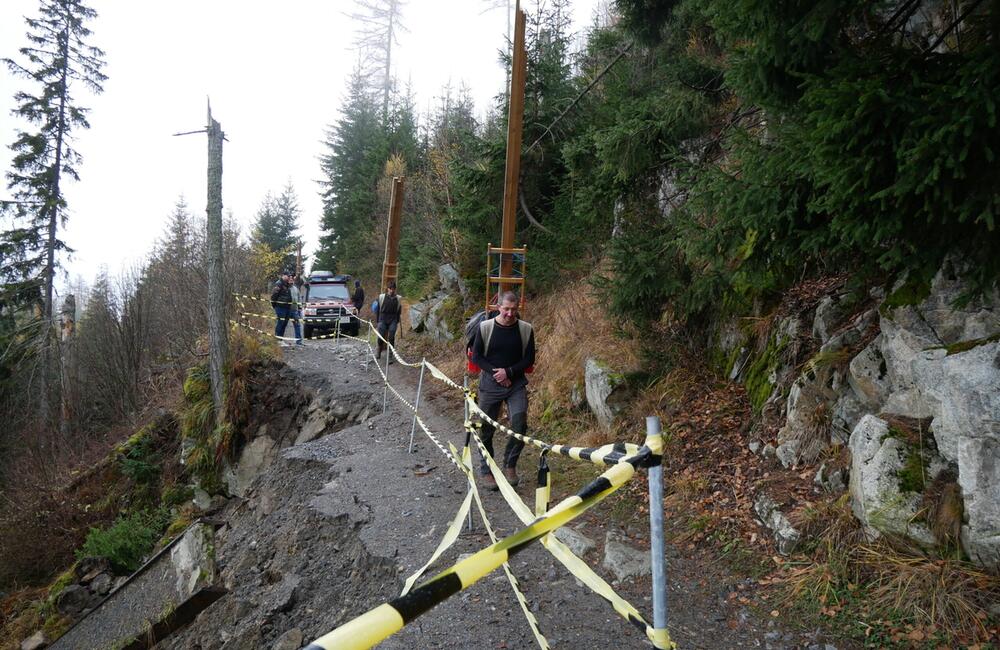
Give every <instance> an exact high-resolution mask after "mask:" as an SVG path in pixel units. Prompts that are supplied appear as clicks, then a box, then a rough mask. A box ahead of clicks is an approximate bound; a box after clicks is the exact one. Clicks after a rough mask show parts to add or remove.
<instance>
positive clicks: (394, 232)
mask: <svg viewBox="0 0 1000 650" xmlns="http://www.w3.org/2000/svg"><path fill="white" fill-rule="evenodd" d="M402 217H403V177H402V176H394V177H393V179H392V192H391V194H390V198H389V225H388V227H387V228H386V232H385V261H384V262H383V263H382V287H381V291H382V292H383V293H384V292H385V290H386V287H387V286H388V285H389V280H395V279H396V278H397V276H398V275H399V229H400V222H401V221H402Z"/></svg>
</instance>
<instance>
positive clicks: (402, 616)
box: [234, 321, 676, 650]
mask: <svg viewBox="0 0 1000 650" xmlns="http://www.w3.org/2000/svg"><path fill="white" fill-rule="evenodd" d="M365 322H367V323H368V325H369V330H370V331H375V330H374V328H372V327H371V323H370V322H369V321H365ZM234 325H244V326H246V327H250V326H249V325H246V324H244V323H236V322H234ZM250 329H253V330H255V331H257V332H260V333H262V334H265V335H269V334H268V333H267V332H263V331H262V330H259V329H256V328H253V327H250ZM375 335H376V336H377V337H378V338H380V339H382V340H383V341H385V339H384V338H383V337H382V336H381V335H380V334H378V332H377V331H375ZM341 336H343V337H344V338H349V339H354V340H357V341H361V342H363V343H365V344H366V345H367V346H368V349H369V353H370V354H371V355H372V356H373V357H374V356H375V354H374V349H373V347H372V344H371V341H370V339H362V338H359V337H354V336H348V335H344V334H341ZM386 344H387V346H388V347H389V348H390V349H391V350H393V353H394V356H395V357H396V359H397V360H398V361H400V362H401V363H403V364H405V365H408V366H411V367H418V366H420V365H421V364H422V365H424V366H425V367H426V368H427V369H428V370H430V372H431V375H432V376H433V377H435V378H437V379H438V380H440V381H443V382H444V383H446V384H447V385H449V386H451V387H453V388H455V389H457V390H460V391H463V393H464V394H465V398H466V400H467V401H468V402H469V404H470V408H471V411H474V412H476V413H477V414H478V416H479V417H480V418H482V419H485V420H487V421H489V422H490V423H491V424H493V425H494V426H495V427H497V428H498V429H500V430H501V431H503V432H505V433H507V434H508V435H513V436H515V437H517V438H519V439H521V440H523V441H524V442H527V443H531V444H533V445H535V446H538V447H540V448H541V449H542V450H543V452H542V462H544V456H545V453H546V452H547V451H555V452H556V453H559V454H561V455H564V456H568V457H570V458H575V459H577V460H587V461H590V462H593V463H595V464H602V465H610V466H611V467H610V469H608V470H607V471H605V473H604V474H602V475H601V477H599V478H598V479H597V480H596V481H595V482H594V483H592V484H591V485H590V486H588V488H585V489H584V490H583V491H581V493H579V494H578V495H576V496H575V497H570V498H569V499H566V500H564V501H563V502H561V503H560V504H559V505H557V506H556V507H555V508H553V509H552V510H551V511H550V512H549V514H548V516H545V517H542V516H541V514H539V515H537V516H538V517H539V518H538V519H536V520H535V521H533V522H532V521H531V517H532V515H531V511H530V510H529V509H528V507H527V505H526V504H525V503H524V502H523V501H522V500H521V498H520V496H518V495H517V493H516V492H515V491H514V489H513V487H512V486H510V484H509V482H508V481H507V480H506V477H505V476H504V475H503V473H502V471H501V470H500V468H499V467H498V466H497V465H496V463H495V462H494V461H493V459H492V458H491V457H489V455H488V454H486V452H485V448H484V446H483V444H482V441H481V440H480V439H479V437H478V436H477V435H475V434H474V431H471V425H470V423H466V425H467V427H469V428H470V434H471V435H472V437H474V438H475V440H476V443H477V445H478V446H479V448H480V451H481V453H483V455H484V457H486V458H487V459H488V464H489V466H490V470H491V472H492V473H493V475H494V478H495V479H496V481H497V485H498V486H499V487H500V489H501V493H502V494H503V496H504V498H505V500H506V501H507V502H508V504H509V505H510V506H511V508H512V509H513V510H514V512H515V513H516V514H517V515H518V517H519V518H521V519H522V521H524V522H525V523H526V524H528V526H527V528H525V529H523V530H522V531H520V532H519V533H516V534H515V535H512V536H510V537H508V538H506V539H505V540H503V542H497V541H496V536H495V535H494V533H493V531H492V527H491V526H490V525H489V521H488V518H487V517H486V512H485V509H484V508H483V505H482V501H481V500H480V497H479V493H478V489H476V487H475V479H474V474H473V472H472V470H471V460H466V458H467V454H468V453H469V451H468V446H466V449H465V453H464V454H463V461H464V462H460V461H459V459H458V454H457V451H456V450H455V449H454V447H453V446H451V445H449V446H451V447H452V448H451V450H450V451H449V450H447V449H445V448H444V446H443V445H442V444H441V442H440V441H439V440H438V439H437V438H436V437H435V436H434V434H433V433H432V432H431V431H430V429H429V428H428V427H427V425H426V423H424V421H423V419H422V418H420V417H419V415H418V414H417V409H416V407H414V406H413V405H412V404H410V403H409V402H408V401H407V400H406V399H405V398H404V397H403V396H402V395H401V394H400V393H399V392H398V391H397V390H396V389H395V387H393V386H391V384H389V382H388V380H387V378H386V376H385V373H384V372H383V371H382V369H381V367H380V366H379V364H378V363H376V364H375V365H376V367H377V368H379V373H380V374H381V375H382V378H383V379H384V380H385V381H386V386H387V387H388V388H390V389H391V390H392V393H393V394H394V395H395V396H396V398H397V399H399V400H400V401H401V402H402V403H403V404H404V405H405V406H407V408H409V409H410V410H412V411H413V412H414V413H415V415H416V421H417V423H418V424H419V425H420V428H421V430H422V431H423V432H424V434H425V435H427V436H428V438H429V439H430V440H431V441H432V442H433V443H434V444H435V445H436V446H437V447H438V448H439V450H440V451H441V452H442V453H444V454H445V456H446V457H447V458H448V459H449V460H450V461H451V462H452V463H453V464H455V465H456V466H458V467H459V469H461V470H462V471H463V473H466V476H467V477H468V479H469V481H470V490H471V491H472V492H471V494H472V495H473V496H474V498H475V500H476V503H477V506H478V508H479V510H480V514H481V516H482V518H483V521H484V523H485V524H486V527H487V530H488V531H489V533H490V537H491V539H492V540H494V543H493V545H491V546H490V547H488V548H486V549H483V550H482V551H480V552H479V553H477V554H475V555H473V556H472V557H470V558H467V559H466V560H464V561H462V562H459V563H458V564H456V565H455V566H453V567H452V568H451V569H449V570H448V571H445V572H442V573H441V574H439V575H438V576H436V577H435V578H433V579H432V580H430V581H428V582H427V583H425V584H423V585H421V586H420V587H418V588H417V590H416V592H413V593H407V591H406V590H405V589H404V593H403V594H402V595H401V596H400V598H397V599H395V600H394V601H391V602H390V603H386V604H384V605H382V606H380V607H378V608H375V609H374V610H372V611H370V612H368V613H367V614H364V615H362V616H360V617H358V618H356V619H354V620H352V621H350V622H349V623H347V624H345V625H344V626H341V627H340V628H337V629H336V630H334V631H333V632H331V633H330V634H327V635H326V636H324V637H322V638H320V639H318V640H317V641H315V642H313V643H312V644H310V646H308V648H307V650H310V649H312V650H318V649H321V648H322V649H329V648H334V647H337V648H341V647H343V648H347V649H351V648H369V647H371V646H372V645H374V644H375V643H378V642H379V641H381V640H383V639H384V638H386V637H388V636H390V635H391V634H394V633H395V632H396V631H398V630H399V629H401V628H402V627H403V625H405V624H406V622H408V621H409V620H412V618H415V617H416V616H419V615H420V614H422V613H424V612H425V611H427V610H429V609H430V608H432V607H433V606H435V605H436V604H438V603H440V602H442V601H443V600H445V599H446V598H447V597H448V596H450V595H451V594H452V593H455V591H450V589H452V588H453V587H454V583H455V581H456V580H457V581H458V589H456V591H459V590H461V589H464V588H465V587H467V586H469V585H470V584H473V583H474V582H476V581H478V580H479V579H481V578H482V577H483V576H484V575H486V574H487V573H489V572H491V571H492V570H493V569H494V568H496V566H498V565H501V564H502V565H503V566H504V568H505V571H506V572H507V576H508V579H509V580H510V581H511V586H512V588H513V590H514V593H515V595H516V596H517V599H518V602H519V603H520V604H521V607H522V609H523V610H524V612H525V615H526V617H527V619H528V622H529V625H530V626H531V628H532V632H533V633H534V634H535V638H536V640H537V641H538V642H539V644H540V646H541V647H543V648H548V645H547V642H546V641H545V638H544V637H543V636H542V635H541V633H540V632H539V631H538V628H537V621H536V620H535V619H534V616H533V614H531V612H530V610H529V609H528V607H527V602H526V599H525V598H524V596H523V594H522V593H521V592H520V589H519V587H518V585H517V580H516V578H515V577H514V576H513V574H512V573H510V571H509V568H508V567H507V565H506V563H505V561H503V560H501V561H500V562H495V560H496V558H495V557H491V556H490V553H489V552H490V551H493V553H494V554H496V553H500V552H506V553H507V555H512V554H514V553H516V552H517V551H518V550H521V548H523V546H524V545H526V544H527V543H530V542H531V541H534V540H535V539H539V538H541V541H542V544H543V545H544V546H545V547H546V549H548V550H549V552H550V553H552V555H553V556H554V557H555V558H556V559H557V560H559V561H560V562H561V563H562V564H563V565H564V566H565V567H566V568H567V569H568V570H569V571H570V573H572V574H573V575H574V576H575V577H576V578H577V579H579V580H580V581H581V582H583V584H585V585H586V586H587V587H589V588H590V589H591V590H593V591H594V592H595V593H597V594H598V595H600V596H601V597H602V598H604V599H605V600H606V601H607V602H608V603H609V604H610V605H611V606H612V607H613V608H614V609H615V611H616V612H618V613H619V614H620V615H622V616H623V617H624V618H626V619H627V620H628V621H629V622H631V623H632V624H633V625H635V626H636V627H638V628H639V629H640V630H642V631H643V632H644V633H645V634H646V636H647V638H648V639H649V640H650V641H651V642H652V644H653V647H655V648H658V649H675V648H676V644H675V643H674V642H673V641H672V640H671V639H670V634H669V632H668V631H667V630H666V629H655V628H653V627H652V626H651V625H649V623H647V622H646V621H645V619H644V618H643V617H642V615H641V614H640V613H639V612H638V610H637V609H636V608H635V607H633V606H632V605H631V604H630V603H628V601H626V600H624V599H623V598H621V597H620V596H619V595H618V594H617V593H615V591H614V590H613V589H612V588H611V586H610V585H608V584H607V582H605V581H604V579H603V578H601V577H600V576H599V575H597V574H596V573H595V572H594V571H593V569H591V568H590V566H588V565H587V564H586V563H585V562H584V561H583V560H581V559H580V558H579V557H577V556H576V555H574V554H573V552H572V551H570V549H569V548H568V547H567V546H566V545H565V544H563V543H562V542H560V541H559V540H558V539H556V538H555V536H554V535H552V534H550V532H551V531H552V530H555V528H558V527H559V525H562V524H558V525H555V526H552V527H551V529H550V530H549V532H542V533H538V530H539V528H538V526H539V524H542V523H543V522H546V521H549V522H551V521H553V520H554V519H553V515H555V514H556V513H557V512H558V513H559V515H560V517H559V520H561V518H562V517H563V516H565V515H564V512H566V511H567V510H570V511H574V512H575V514H573V515H572V517H570V518H569V519H567V520H566V521H569V520H571V519H572V518H573V517H575V516H577V515H579V514H580V513H582V512H583V511H585V510H586V509H588V508H589V507H591V506H592V505H594V503H596V502H597V501H599V500H602V499H603V498H604V497H605V496H607V494H610V493H611V492H613V491H614V490H615V489H617V488H618V487H620V484H613V485H612V487H611V488H610V489H608V490H607V491H606V492H602V491H598V499H597V501H594V502H592V503H583V505H582V508H583V509H582V510H579V511H578V512H576V511H575V510H574V508H577V507H581V505H580V503H576V504H575V505H573V506H566V505H565V504H567V503H568V502H570V501H573V500H574V499H576V498H578V497H582V496H587V495H590V494H591V493H592V492H593V490H590V489H589V488H591V487H592V486H594V485H595V484H597V483H599V482H600V481H602V479H605V478H606V477H614V476H617V475H618V474H619V472H618V471H616V468H621V467H628V468H631V469H630V470H622V471H624V472H627V473H628V478H631V476H632V474H633V473H634V470H635V468H636V467H649V466H653V465H657V464H659V463H660V462H661V459H662V454H663V439H662V436H649V437H647V438H646V441H645V444H644V445H643V446H642V447H639V446H638V445H635V444H631V443H615V444H612V445H604V446H602V447H592V448H588V447H570V446H566V445H552V444H551V443H546V442H545V441H542V440H538V439H536V438H532V437H530V436H525V435H522V434H518V433H516V432H514V431H512V430H510V429H509V428H507V427H505V426H503V425H502V424H500V423H499V422H496V421H494V420H492V419H490V418H489V417H488V416H487V415H486V414H485V413H484V412H483V411H482V410H481V409H479V407H478V404H476V402H475V399H474V397H473V393H472V391H470V390H468V389H466V388H464V387H462V386H459V385H458V384H457V383H455V382H454V381H452V380H451V378H449V377H448V376H447V375H445V374H444V373H443V372H442V371H441V370H440V369H438V368H437V367H436V366H434V365H433V364H431V363H430V362H428V361H426V360H423V361H422V362H421V363H420V364H416V363H408V362H405V360H403V359H402V358H401V357H400V356H399V354H398V353H396V352H395V350H394V346H391V345H388V341H386ZM376 361H377V360H376ZM467 445H468V443H467ZM542 474H543V470H542V469H541V468H540V470H539V488H538V489H537V490H536V500H535V508H536V513H543V512H544V509H545V506H546V504H547V503H548V500H549V491H550V489H551V485H550V482H549V481H550V478H549V475H548V467H547V464H546V465H545V470H544V474H545V476H544V481H543V477H542ZM624 480H628V479H627V478H626V479H624ZM624 480H623V482H624ZM467 500H468V496H467ZM467 510H468V508H466V507H465V503H463V507H462V508H461V509H460V513H459V515H457V516H456V518H455V521H461V520H462V519H463V518H464V516H466V515H467ZM455 521H453V522H452V525H453V526H454V524H455ZM563 523H566V522H563ZM548 525H551V523H549V524H548ZM459 528H460V526H459ZM532 532H534V533H537V534H536V535H535V536H533V537H531V539H528V540H527V541H521V542H518V540H522V539H523V536H524V535H527V534H530V533H532ZM443 543H444V541H442V544H443ZM451 543H453V541H452V542H451ZM450 545H451V544H447V545H445V548H447V546H450ZM442 550H443V549H442ZM438 555H440V553H439V552H436V553H435V557H432V558H431V560H430V561H429V562H428V563H427V564H426V565H425V566H424V567H423V568H422V569H421V571H420V572H419V573H422V572H423V571H424V570H426V567H427V566H429V565H430V564H431V563H432V562H433V561H434V560H435V559H436V556H438ZM485 567H490V568H488V569H485ZM483 570H485V573H481V574H479V572H480V571H483ZM419 573H418V575H419ZM463 578H469V579H471V582H467V581H465V580H463ZM397 605H398V607H399V608H398V609H397Z"/></svg>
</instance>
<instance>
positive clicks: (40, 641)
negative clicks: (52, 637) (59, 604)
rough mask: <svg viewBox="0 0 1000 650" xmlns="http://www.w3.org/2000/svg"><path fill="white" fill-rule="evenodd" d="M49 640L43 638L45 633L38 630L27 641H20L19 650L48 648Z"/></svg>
mask: <svg viewBox="0 0 1000 650" xmlns="http://www.w3.org/2000/svg"><path fill="white" fill-rule="evenodd" d="M48 645H49V640H48V639H47V638H45V632H43V631H41V630H38V631H37V632H35V633H34V634H32V635H31V636H29V637H28V638H27V639H25V640H23V641H21V650H42V648H45V647H48Z"/></svg>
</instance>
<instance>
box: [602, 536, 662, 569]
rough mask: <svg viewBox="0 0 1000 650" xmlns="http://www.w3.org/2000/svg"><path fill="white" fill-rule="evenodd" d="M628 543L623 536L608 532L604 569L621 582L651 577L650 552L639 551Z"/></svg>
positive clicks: (605, 544)
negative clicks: (646, 576)
mask: <svg viewBox="0 0 1000 650" xmlns="http://www.w3.org/2000/svg"><path fill="white" fill-rule="evenodd" d="M626 542H627V540H626V539H625V537H624V536H622V535H621V534H619V533H616V532H613V531H609V532H608V534H607V537H606V538H605V543H604V562H603V566H604V568H605V569H607V570H609V571H611V573H613V574H615V577H616V578H617V579H618V580H619V581H621V580H626V579H628V578H636V577H639V576H644V575H649V572H650V570H651V567H652V558H651V557H650V554H649V551H642V550H639V549H637V548H634V547H632V546H630V545H629V544H627V543H626Z"/></svg>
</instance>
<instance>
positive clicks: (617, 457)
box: [465, 392, 641, 465]
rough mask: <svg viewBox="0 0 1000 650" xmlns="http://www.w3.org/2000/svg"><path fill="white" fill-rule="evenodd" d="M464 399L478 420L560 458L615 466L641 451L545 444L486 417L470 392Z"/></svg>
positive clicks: (624, 445) (630, 446) (627, 445)
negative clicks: (564, 457)
mask: <svg viewBox="0 0 1000 650" xmlns="http://www.w3.org/2000/svg"><path fill="white" fill-rule="evenodd" d="M465 399H466V401H467V402H468V403H469V408H470V409H472V411H473V412H474V413H475V414H476V415H477V416H478V417H479V418H480V419H482V420H485V421H486V422H488V423H490V424H491V425H493V426H494V427H496V428H497V429H498V430H499V431H502V432H503V433H505V434H507V435H508V436H513V437H515V438H517V439H518V440H521V441H523V442H526V443H530V444H532V445H534V446H536V447H539V448H541V449H544V450H548V451H552V452H555V453H557V454H560V455H562V456H566V457H568V458H573V459H574V460H584V461H589V462H591V463H594V464H595V465H615V464H617V463H623V462H627V461H628V459H629V458H631V457H633V456H635V455H636V454H637V453H639V451H640V449H641V448H640V446H639V445H637V444H635V443H631V442H615V443H612V444H609V445H601V446H600V447H571V446H569V445H554V444H552V443H550V442H545V441H544V440H539V439H538V438H532V437H531V436H528V435H524V434H523V433H517V432H516V431H513V430H512V429H510V428H509V427H505V426H504V425H502V424H500V423H499V422H497V421H496V420H494V419H493V418H491V417H490V416H489V415H487V414H486V412H485V411H483V410H482V409H481V408H479V404H477V403H476V400H475V399H473V397H472V394H471V392H470V393H469V394H467V395H466V397H465Z"/></svg>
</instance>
